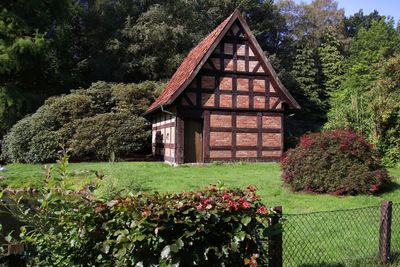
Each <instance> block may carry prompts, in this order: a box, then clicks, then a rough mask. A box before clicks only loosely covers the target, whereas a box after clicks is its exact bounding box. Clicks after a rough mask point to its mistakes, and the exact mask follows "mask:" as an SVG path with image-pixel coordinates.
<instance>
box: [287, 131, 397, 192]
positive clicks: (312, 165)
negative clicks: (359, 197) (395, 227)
mask: <svg viewBox="0 0 400 267" xmlns="http://www.w3.org/2000/svg"><path fill="white" fill-rule="evenodd" d="M281 165H282V169H283V174H282V175H283V180H284V182H285V183H286V184H288V185H289V186H290V187H291V189H292V190H293V191H306V192H315V193H331V194H335V195H356V194H360V193H362V194H376V193H379V191H380V190H381V189H382V186H384V185H385V184H386V183H388V182H390V180H391V178H390V176H389V175H388V173H387V171H386V170H385V168H384V167H383V166H382V165H381V163H380V155H379V154H378V152H377V150H376V149H375V148H374V146H373V145H372V144H370V143H368V142H367V141H366V140H365V139H364V138H363V137H362V136H360V135H357V134H356V133H354V132H352V131H349V130H335V131H325V132H322V133H313V134H306V135H304V136H302V137H301V138H300V143H299V144H298V145H297V147H296V148H294V149H291V150H289V151H288V152H287V154H286V155H285V157H284V158H283V159H282V162H281Z"/></svg>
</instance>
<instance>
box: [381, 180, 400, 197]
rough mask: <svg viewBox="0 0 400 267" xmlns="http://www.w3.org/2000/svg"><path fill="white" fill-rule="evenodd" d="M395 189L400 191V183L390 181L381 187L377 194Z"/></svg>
mask: <svg viewBox="0 0 400 267" xmlns="http://www.w3.org/2000/svg"><path fill="white" fill-rule="evenodd" d="M395 191H400V184H398V183H396V182H393V181H390V182H388V183H387V184H384V185H383V186H382V187H381V190H380V192H379V194H385V193H392V192H395Z"/></svg>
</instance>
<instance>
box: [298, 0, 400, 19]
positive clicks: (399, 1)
mask: <svg viewBox="0 0 400 267" xmlns="http://www.w3.org/2000/svg"><path fill="white" fill-rule="evenodd" d="M336 1H337V2H338V3H339V7H340V8H343V9H344V11H345V13H346V16H348V15H352V14H354V13H356V12H358V11H359V10H360V9H362V10H363V11H364V14H369V13H371V12H372V11H374V9H376V10H378V12H379V14H380V15H384V16H391V17H393V18H394V20H395V22H396V23H395V24H397V22H398V21H399V20H400V0H336ZM296 2H298V3H299V2H301V0H296ZM303 2H306V3H310V2H311V0H304V1H303Z"/></svg>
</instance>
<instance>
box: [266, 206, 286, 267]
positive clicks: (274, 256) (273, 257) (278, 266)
mask: <svg viewBox="0 0 400 267" xmlns="http://www.w3.org/2000/svg"><path fill="white" fill-rule="evenodd" d="M273 210H274V211H275V213H276V214H274V215H273V216H272V218H271V221H270V227H272V231H273V232H275V231H277V232H275V233H273V234H272V236H271V237H270V238H269V239H268V266H270V267H282V262H283V261H282V256H283V255H282V254H283V249H282V248H283V247H282V242H283V239H282V231H281V230H282V226H281V225H280V222H279V221H280V218H281V217H282V207H281V206H278V207H275V208H274V209H273Z"/></svg>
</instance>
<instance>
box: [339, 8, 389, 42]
mask: <svg viewBox="0 0 400 267" xmlns="http://www.w3.org/2000/svg"><path fill="white" fill-rule="evenodd" d="M381 19H384V17H383V16H381V15H379V12H378V11H376V10H374V11H373V12H371V13H369V14H368V15H364V12H363V10H362V9H361V10H360V11H358V12H357V13H355V14H353V15H351V16H349V17H346V18H345V20H344V25H345V29H346V35H347V36H348V37H351V38H353V37H355V36H356V35H357V33H358V31H359V30H360V29H361V28H364V29H366V30H368V29H369V28H371V25H372V22H373V21H374V20H381Z"/></svg>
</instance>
